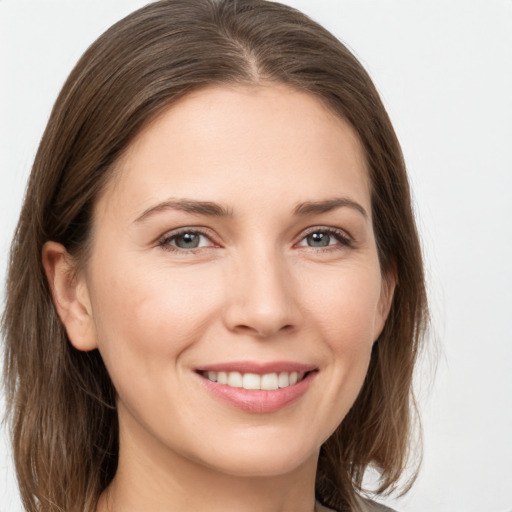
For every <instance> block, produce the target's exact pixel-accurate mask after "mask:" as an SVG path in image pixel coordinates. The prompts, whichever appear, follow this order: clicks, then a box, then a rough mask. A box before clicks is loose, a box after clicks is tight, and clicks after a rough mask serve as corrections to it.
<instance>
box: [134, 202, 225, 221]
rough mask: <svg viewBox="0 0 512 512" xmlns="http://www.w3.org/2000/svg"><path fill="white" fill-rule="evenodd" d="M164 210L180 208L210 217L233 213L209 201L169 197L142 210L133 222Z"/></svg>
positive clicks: (143, 219)
mask: <svg viewBox="0 0 512 512" xmlns="http://www.w3.org/2000/svg"><path fill="white" fill-rule="evenodd" d="M165 210H181V211H183V212H187V213H195V214H196V215H207V216H210V217H231V216H232V215H233V214H232V212H231V210H230V209H229V208H226V207H224V206H221V205H219V204H217V203H213V202H211V201H196V200H192V199H176V200H175V199H169V200H167V201H164V202H162V203H159V204H157V205H156V206H152V207H151V208H148V209H147V210H144V211H143V212H142V214H141V215H139V216H138V217H137V218H136V219H135V222H144V221H145V220H146V219H147V218H148V217H150V216H151V215H154V214H155V213H159V212H162V211H165Z"/></svg>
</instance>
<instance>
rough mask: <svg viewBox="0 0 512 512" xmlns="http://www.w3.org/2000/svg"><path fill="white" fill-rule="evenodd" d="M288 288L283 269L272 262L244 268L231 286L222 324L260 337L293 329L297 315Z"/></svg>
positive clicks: (290, 284)
mask: <svg viewBox="0 0 512 512" xmlns="http://www.w3.org/2000/svg"><path fill="white" fill-rule="evenodd" d="M292 288H293V286H292V280H291V279H290V277H289V276H288V273H287V272H286V269H284V268H283V267H282V265H278V264H277V262H275V261H273V262H269V263H267V264H266V265H262V264H261V263H259V264H258V263H257V264H256V265H255V266H252V267H251V268H247V267H245V271H244V273H243V275H238V276H236V278H235V282H234V284H233V286H232V287H231V294H230V299H229V301H228V304H227V307H226V310H225V313H224V318H225V323H226V326H227V327H228V329H229V330H231V331H234V332H238V333H241V334H248V335H250V336H254V337H257V338H261V339H263V338H270V337H272V336H274V335H277V334H278V333H281V334H284V333H286V332H291V331H293V330H294V329H295V328H296V327H297V325H298V322H299V318H300V316H299V312H298V308H297V304H296V300H295V298H294V293H293V289H292Z"/></svg>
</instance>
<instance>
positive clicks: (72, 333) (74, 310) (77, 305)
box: [42, 242, 97, 351]
mask: <svg viewBox="0 0 512 512" xmlns="http://www.w3.org/2000/svg"><path fill="white" fill-rule="evenodd" d="M42 259H43V267H44V270H45V273H46V277H47V279H48V284H49V286H50V290H51V293H52V297H53V302H54V304H55V308H56V309H57V313H58V315H59V317H60V319H61V320H62V323H63V324H64V327H65V328H66V332H67V334H68V338H69V341H70V342H71V344H72V345H73V346H74V347H75V348H76V349H78V350H82V351H88V350H93V349H95V348H97V342H96V331H95V328H94V321H93V316H92V308H91V301H90V299H89V290H88V288H87V282H86V279H85V275H84V273H83V272H82V273H81V274H80V275H77V274H76V273H75V264H74V261H73V258H72V257H71V255H70V254H69V253H68V252H67V250H66V248H65V247H64V246H63V245H61V244H58V243H57V242H46V243H45V244H44V246H43V252H42Z"/></svg>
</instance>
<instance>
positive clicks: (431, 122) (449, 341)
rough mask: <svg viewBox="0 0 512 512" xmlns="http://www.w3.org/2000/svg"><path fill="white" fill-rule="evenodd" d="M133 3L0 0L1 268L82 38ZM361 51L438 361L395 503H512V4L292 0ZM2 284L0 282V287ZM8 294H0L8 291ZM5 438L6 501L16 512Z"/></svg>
mask: <svg viewBox="0 0 512 512" xmlns="http://www.w3.org/2000/svg"><path fill="white" fill-rule="evenodd" d="M145 3H146V2H145V1H140V0H87V1H86V2H83V1H79V0H52V1H50V0H0V87H1V90H0V277H1V278H2V280H3V276H4V275H5V268H6V261H7V251H8V247H9V241H10V238H11V235H12V231H13V229H14V226H15V223H16V219H17V216H18V213H19V209H20V205H21V201H22V196H23V191H24V186H25V182H26V179H27V177H28V173H29V169H30V165H31V162H32V159H33V157H34V154H35V150H36V147H37V143H38V140H39V138H40V136H41V134H42V131H43V129H44V126H45V123H46V120H47V117H48V115H49V112H50V108H51V106H52V103H53V101H54V99H55V97H56V96H57V93H58V90H59V89H60V87H61V85H62V84H63V81H64V80H65V77H66V76H67V74H68V73H69V71H70V70H71V67H72V66H73V65H74V63H75V62H76V60H77V59H78V57H79V56H80V55H81V53H82V52H83V51H84V50H85V48H86V47H87V46H88V45H89V44H90V43H91V42H92V41H93V40H94V39H95V38H96V37H97V36H98V35H99V34H100V33H101V32H103V30H105V29H106V28H107V27H108V26H109V25H111V24H112V23H113V22H114V21H117V20H118V19H119V18H121V17H122V16H124V15H125V14H127V13H129V12H131V11H132V10H134V9H135V8H138V7H140V6H142V5H144V4H145ZM286 3H288V4H290V5H293V6H295V7H298V8H299V9H301V10H303V11H304V12H306V13H307V14H309V15H310V16H312V17H313V18H314V19H316V20H317V21H319V22H320V23H322V24H323V25H324V26H326V27H327V28H328V29H330V30H331V31H332V32H334V33H335V34H336V35H337V36H338V37H339V38H340V39H341V40H343V41H344V42H345V43H346V44H347V45H348V46H349V47H350V48H351V49H352V50H353V51H354V52H355V54H356V55H357V56H358V57H359V58H360V60H361V61H362V62H363V64H364V65H365V66H366V68H367V69H368V70H369V72H370V74H371V75H372V77H373V78H374V80H375V82H376V84H377V87H378V88H379V90H380V92H381V94H382V97H383V100H384V102H385V104H386V106H387V108H388V110H389V113H390V115H391V118H392V120H393V122H394V125H395V128H396V130H397V132H398V135H399V138H400V140H401V142H402V145H403V149H404V153H405V156H406V160H407V163H408V168H409V172H410V176H411V180H412V184H413V188H414V195H415V203H416V205H417V210H418V219H419V224H420V229H421V233H422V238H423V242H424V246H425V253H426V259H427V271H428V277H429V288H430V297H431V303H432V311H433V317H434V335H435V336H433V337H435V338H436V339H437V340H438V344H439V346H440V353H441V354H440V357H439V363H438V370H437V375H436V378H435V380H433V383H432V365H431V361H429V360H428V359H427V360H426V361H425V363H424V364H423V367H422V377H421V378H420V394H421V409H422V415H423V422H424V429H425V457H424V464H423V469H422V472H421V474H420V477H419V479H418V481H417V483H416V485H415V486H414V488H413V490H412V491H411V492H410V493H409V494H408V495H407V496H406V497H404V498H402V499H401V500H399V501H396V502H394V501H392V500H388V503H390V504H392V505H393V506H395V507H397V508H398V509H399V510H400V511H402V512H413V511H414V512H459V511H460V512H508V511H512V441H511V438H512V335H511V331H512V330H511V327H510V324H511V320H512V241H511V240H512V0H487V1H484V0H418V1H410V0H409V1H408V0H373V1H370V0H314V1H313V0H288V1H287V2H286ZM2 294H3V290H2ZM2 299H3V295H2ZM5 439H6V436H5V435H3V436H2V437H0V511H1V512H4V511H6V512H7V511H9V512H11V511H15V512H16V511H19V510H21V506H20V505H19V500H18V496H17V490H16V486H15V483H14V477H13V469H12V465H11V463H10V453H9V449H8V448H7V444H6V440H5Z"/></svg>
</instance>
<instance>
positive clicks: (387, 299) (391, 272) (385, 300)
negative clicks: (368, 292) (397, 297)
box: [374, 262, 398, 340]
mask: <svg viewBox="0 0 512 512" xmlns="http://www.w3.org/2000/svg"><path fill="white" fill-rule="evenodd" d="M397 282H398V277H397V273H396V265H395V263H394V262H392V263H391V265H390V268H389V269H388V271H387V272H386V273H385V274H384V275H383V276H382V285H381V289H380V297H379V304H378V317H377V322H376V323H375V333H374V340H377V338H378V337H379V336H380V334H381V332H382V330H383V329H384V325H385V324H386V320H387V318H388V315H389V311H390V310H391V305H392V304H393V295H394V293H395V288H396V285H397Z"/></svg>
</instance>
